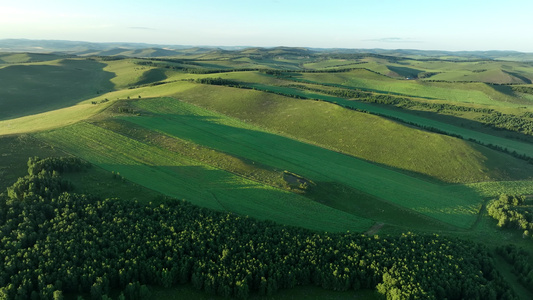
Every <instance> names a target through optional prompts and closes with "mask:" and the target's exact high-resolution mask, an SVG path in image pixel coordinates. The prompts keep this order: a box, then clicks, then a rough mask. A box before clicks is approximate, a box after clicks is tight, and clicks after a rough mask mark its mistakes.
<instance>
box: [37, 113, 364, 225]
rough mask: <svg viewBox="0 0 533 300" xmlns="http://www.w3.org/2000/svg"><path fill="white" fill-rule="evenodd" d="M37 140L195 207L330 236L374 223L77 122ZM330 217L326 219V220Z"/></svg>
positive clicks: (47, 133)
mask: <svg viewBox="0 0 533 300" xmlns="http://www.w3.org/2000/svg"><path fill="white" fill-rule="evenodd" d="M37 137H38V138H40V139H43V140H45V141H47V142H49V143H53V144H54V145H57V146H58V147H60V148H62V149H65V151H67V152H69V153H72V154H73V155H76V156H78V157H81V158H83V159H85V160H87V161H89V162H91V163H93V164H96V165H97V166H99V167H101V168H103V169H105V170H107V171H115V172H119V173H120V175H121V176H123V177H125V178H126V179H128V180H130V181H132V182H134V183H137V184H140V185H142V186H145V187H147V188H150V189H153V190H156V191H159V192H161V193H163V194H165V195H168V196H172V197H176V198H179V199H185V200H188V201H190V202H192V203H194V204H197V205H200V206H204V207H208V208H212V209H217V210H227V211H232V212H235V213H238V214H242V215H250V216H254V217H257V218H259V219H270V220H273V221H277V222H280V223H284V224H288V225H295V226H302V227H306V228H311V229H320V230H329V231H345V230H352V231H364V230H365V229H366V228H368V227H369V226H370V225H371V222H370V221H368V220H365V219H361V218H358V217H355V216H353V215H350V214H348V213H344V212H341V211H338V210H335V209H332V208H329V207H327V206H325V205H321V204H319V203H316V202H314V201H311V200H308V199H307V198H305V197H303V196H300V195H297V194H293V193H290V192H287V191H283V190H279V189H275V188H272V187H270V186H266V185H264V184H260V183H258V182H255V181H251V180H248V179H245V178H242V177H239V176H237V175H234V174H231V173H229V172H226V171H223V170H220V169H216V168H213V167H211V166H208V165H205V164H202V163H200V162H197V161H194V160H191V159H189V158H187V157H184V156H182V155H180V154H178V153H174V152H171V151H168V150H165V149H161V148H159V147H156V146H151V145H148V144H144V143H141V142H138V141H136V140H133V139H130V138H127V137H125V136H122V135H119V134H117V133H114V132H112V131H110V130H106V129H103V128H100V127H97V126H95V125H91V124H88V123H79V124H76V125H73V126H69V127H64V128H61V129H57V130H54V131H50V132H44V133H40V134H37ZM324 216H328V217H324Z"/></svg>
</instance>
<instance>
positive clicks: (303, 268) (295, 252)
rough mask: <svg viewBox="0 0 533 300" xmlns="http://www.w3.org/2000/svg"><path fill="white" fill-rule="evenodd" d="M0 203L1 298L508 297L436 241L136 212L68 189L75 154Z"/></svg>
mask: <svg viewBox="0 0 533 300" xmlns="http://www.w3.org/2000/svg"><path fill="white" fill-rule="evenodd" d="M28 167H29V169H28V171H29V172H28V175H27V176H25V177H23V178H21V179H19V180H18V181H17V182H16V183H15V184H14V185H13V186H12V187H10V188H9V189H8V190H7V192H5V193H3V194H1V196H0V198H1V199H0V240H1V243H0V253H1V255H2V257H4V260H3V263H2V264H0V274H2V276H0V299H62V298H63V295H64V294H66V293H74V294H85V295H89V294H90V298H91V299H107V298H108V297H107V294H108V293H109V291H110V290H111V289H118V290H121V291H122V293H121V294H120V296H119V297H120V299H144V298H146V297H147V296H148V295H149V293H150V291H149V286H152V285H159V286H163V287H170V286H173V285H176V284H180V283H188V282H190V283H192V285H193V286H194V287H195V288H197V289H201V290H204V291H206V292H208V293H211V294H217V295H222V296H226V297H235V298H241V299H244V298H247V297H248V296H249V295H250V293H257V294H260V295H272V294H274V293H275V292H276V291H277V290H278V289H284V288H291V287H294V286H296V285H317V286H321V287H323V288H325V289H331V290H349V289H352V290H358V289H377V291H378V292H379V293H381V294H384V295H385V296H386V298H387V299H444V298H447V299H515V298H516V296H515V295H514V294H513V292H512V290H511V289H510V288H509V286H508V285H507V284H506V282H505V281H504V280H503V278H502V277H501V275H500V274H499V273H497V272H496V271H495V266H494V262H493V259H492V258H491V255H490V253H489V252H488V250H487V248H486V247H485V246H483V245H481V244H477V243H474V242H470V241H467V240H461V239H457V238H450V237H442V236H438V235H418V234H412V233H405V234H402V235H400V236H387V237H380V236H377V235H376V236H367V235H364V234H359V233H342V234H333V233H327V232H314V231H310V230H305V229H300V228H296V227H288V226H283V225H279V224H275V223H273V222H269V221H259V220H255V219H252V218H248V217H243V216H238V215H235V214H232V213H225V212H218V211H213V210H208V209H204V208H200V207H197V206H193V205H191V204H189V203H187V202H184V201H180V200H174V199H163V200H160V201H157V203H155V201H154V203H150V204H141V203H138V202H135V201H127V199H124V200H121V199H100V198H97V197H94V196H91V195H85V194H83V195H82V194H76V193H73V192H72V185H71V184H70V183H68V182H66V181H65V180H63V179H62V176H61V173H62V172H72V171H76V172H80V171H81V172H83V169H84V168H87V167H88V166H87V165H86V164H85V163H83V162H82V161H81V160H78V159H75V158H64V159H58V158H55V159H38V158H32V159H30V160H29V162H28Z"/></svg>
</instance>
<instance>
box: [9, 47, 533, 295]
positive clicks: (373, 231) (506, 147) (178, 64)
mask: <svg viewBox="0 0 533 300" xmlns="http://www.w3.org/2000/svg"><path fill="white" fill-rule="evenodd" d="M174 53H178V54H175V55H173V54H174ZM399 53H400V52H399ZM83 55H84V56H86V57H73V56H61V55H56V54H32V53H0V81H1V82H2V85H1V87H0V187H1V188H2V190H3V189H5V188H6V187H8V186H10V185H11V184H13V183H14V182H15V181H16V179H17V178H18V177H20V176H23V175H24V174H26V172H27V166H26V162H27V160H28V157H32V156H40V157H48V156H64V155H71V156H76V157H79V158H82V159H83V160H85V161H87V162H90V163H91V164H93V168H91V169H89V170H86V171H84V172H82V173H73V174H65V178H66V179H68V180H70V181H72V182H73V183H74V192H79V193H87V194H94V195H98V196H100V197H103V198H108V197H118V198H122V199H125V200H124V201H133V200H137V201H140V202H143V203H149V202H154V201H155V202H156V203H158V202H157V201H160V200H161V201H163V200H162V199H164V198H165V197H167V196H168V197H172V198H176V199H183V200H186V201H189V202H191V203H193V204H195V205H198V206H201V207H206V208H209V209H213V210H217V211H224V212H231V213H235V214H237V215H240V216H247V217H251V218H257V219H261V220H271V221H274V222H277V223H280V224H285V225H290V226H296V227H303V228H308V229H312V230H315V231H330V232H346V231H351V232H361V233H366V234H367V235H377V234H379V235H380V237H381V236H382V235H384V236H389V235H390V236H393V235H398V234H402V233H404V232H407V231H412V232H416V233H423V234H426V233H438V234H442V235H445V236H452V237H458V238H463V239H468V240H473V241H476V242H480V243H483V244H485V245H487V246H488V249H490V251H494V247H495V246H500V245H506V244H509V243H513V244H516V245H520V246H521V247H524V248H526V249H527V251H529V253H532V254H533V250H532V249H533V248H532V246H531V242H530V240H526V239H524V238H523V237H522V236H521V233H517V232H514V231H513V229H512V228H506V229H503V230H502V229H500V228H497V227H496V222H495V221H494V220H492V219H491V218H489V217H488V216H487V214H486V212H485V207H486V205H487V203H489V201H490V200H491V199H492V198H496V197H498V196H499V195H500V194H511V195H533V164H531V163H528V162H527V159H528V157H531V156H532V154H533V143H532V142H531V141H532V140H533V136H532V135H531V134H530V133H528V132H531V131H527V130H528V128H531V126H533V125H532V124H533V92H530V91H529V90H528V88H531V87H532V86H531V80H532V79H533V69H532V68H531V65H530V64H528V63H523V62H514V61H492V60H482V59H477V60H476V59H466V58H465V59H464V60H461V61H456V58H450V59H453V61H452V60H445V59H442V58H439V59H437V58H435V59H426V58H424V59H415V57H417V56H416V55H412V56H410V58H403V57H401V56H386V55H365V54H357V53H353V54H342V53H341V54H339V53H337V54H335V55H330V54H327V53H321V54H314V53H313V52H311V51H309V50H307V49H297V48H285V47H278V48H272V49H261V48H249V49H246V50H242V51H235V52H232V51H225V50H220V49H218V50H212V51H210V50H205V49H200V48H198V49H186V50H183V51H178V52H173V51H171V50H166V49H159V48H150V49H142V50H134V49H111V50H108V51H107V52H99V51H96V50H95V51H94V53H93V52H90V53H89V52H87V53H85V54H83ZM93 55H99V56H93ZM102 55H104V56H102ZM105 55H109V56H105ZM121 55H125V56H130V57H132V58H123V57H120V56H121ZM397 55H400V54H397ZM111 56H113V57H111ZM133 57H135V58H133ZM141 57H144V58H141ZM150 57H157V58H156V59H151V58H150ZM420 57H424V56H420ZM265 69H267V70H270V71H265ZM217 78H220V80H218V79H217ZM197 79H204V81H199V80H197ZM205 79H210V80H212V82H211V83H209V82H206V81H205ZM217 80H218V81H217ZM200 82H201V83H200ZM496 84H501V85H496ZM514 85H520V87H521V89H520V92H518V91H516V92H515V90H516V88H515V86H514ZM334 91H345V92H347V91H351V92H360V93H361V95H368V97H374V96H375V97H376V98H377V97H378V96H391V97H392V98H388V99H395V97H396V98H404V99H406V101H412V102H413V103H418V104H420V103H425V104H451V105H453V106H454V107H458V110H453V109H442V110H438V109H434V110H432V108H428V107H429V106H425V107H424V106H423V105H420V106H419V107H414V106H413V107H414V108H413V107H405V108H404V107H401V106H399V105H398V106H394V105H392V104H390V103H391V102H388V104H387V103H381V104H376V103H370V102H371V101H368V100H365V98H364V97H365V96H361V97H360V98H356V97H354V98H350V97H348V96H346V97H345V96H343V97H340V96H332V95H339V94H335V93H332V92H334ZM531 91H533V89H532V90H531ZM362 93H366V94H362ZM344 95H347V94H344ZM352 95H353V94H352ZM365 101H366V102H365ZM461 109H464V110H461ZM489 114H492V116H501V117H502V119H504V118H505V117H508V118H511V119H512V118H514V119H513V120H514V121H513V122H515V123H513V124H518V125H519V126H522V127H521V128H525V129H524V130H522V131H520V132H519V131H516V130H515V131H513V130H514V129H513V128H510V129H509V128H508V129H502V128H501V127H500V128H497V127H494V126H492V125H493V124H492V123H484V122H485V121H483V120H482V117H485V116H488V115H489ZM497 121H498V120H496V121H490V122H497ZM486 122H489V121H486ZM504 125H505V124H504ZM518 125H517V126H518ZM491 126H492V127H491ZM436 132H440V133H436ZM454 136H459V137H460V138H457V137H454ZM484 145H490V147H491V148H489V147H486V146H484ZM498 149H499V150H498ZM377 238H378V237H376V239H377ZM532 257H533V256H532ZM495 260H496V262H497V263H496V266H497V268H498V271H499V272H502V274H504V275H505V277H507V278H508V279H507V280H509V281H511V282H513V284H512V285H511V286H512V287H513V289H514V290H515V291H516V292H517V293H518V294H519V296H520V297H521V298H523V299H528V298H530V297H529V296H530V292H528V291H527V289H526V288H523V287H521V285H520V283H519V282H518V281H517V279H516V278H515V277H516V275H509V274H514V273H513V272H515V271H513V270H512V268H511V265H508V264H507V263H506V262H505V261H503V260H502V258H501V257H499V256H497V257H496V258H495ZM530 263H531V264H533V261H532V262H530ZM513 276H515V277H513ZM515 281H516V282H515ZM0 288H1V286H0ZM0 291H1V290H0ZM320 291H322V290H320ZM309 293H313V294H314V293H319V295H321V296H317V297H318V298H320V297H328V298H329V297H337V298H339V299H344V298H345V296H346V297H352V298H353V297H358V298H359V297H362V298H365V297H368V298H369V299H373V298H374V297H375V296H376V294H375V293H371V292H369V293H366V292H363V293H361V294H356V295H354V294H351V293H350V294H349V295H348V294H344V293H339V294H336V293H332V292H324V294H322V293H321V292H318V291H314V290H313V288H309V287H302V288H299V289H297V290H290V291H283V292H280V293H279V294H276V296H278V295H279V296H280V297H285V298H283V299H289V298H290V299H293V298H294V299H301V298H308V297H310V295H309ZM154 294H155V295H157V297H158V298H162V299H165V298H168V299H170V298H173V297H174V296H176V295H177V294H181V295H191V297H202V296H200V294H197V293H196V292H194V291H191V290H190V288H188V287H187V286H182V287H176V288H171V289H162V288H155V289H154ZM69 297H70V295H69ZM252 298H253V297H252ZM257 299H267V298H261V297H257ZM268 299H270V298H268Z"/></svg>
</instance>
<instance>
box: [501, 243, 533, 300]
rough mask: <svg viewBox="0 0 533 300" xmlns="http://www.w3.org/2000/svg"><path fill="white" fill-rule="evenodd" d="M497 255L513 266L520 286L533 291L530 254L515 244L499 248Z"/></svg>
mask: <svg viewBox="0 0 533 300" xmlns="http://www.w3.org/2000/svg"><path fill="white" fill-rule="evenodd" d="M496 253H498V254H499V255H500V256H501V257H503V258H504V259H505V260H506V261H507V262H508V263H509V264H510V265H512V266H513V273H515V275H516V276H517V277H518V280H519V282H520V284H522V285H523V286H524V287H526V288H528V289H529V290H530V291H533V265H531V264H530V262H531V261H533V260H532V258H531V256H530V255H529V253H528V252H527V251H525V250H523V249H520V248H518V247H516V246H515V245H513V244H509V245H505V246H499V247H497V248H496Z"/></svg>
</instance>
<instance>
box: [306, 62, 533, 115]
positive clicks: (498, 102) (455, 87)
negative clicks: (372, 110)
mask: <svg viewBox="0 0 533 300" xmlns="http://www.w3.org/2000/svg"><path fill="white" fill-rule="evenodd" d="M296 78H301V79H304V80H307V81H311V82H316V83H333V84H340V85H343V86H347V87H353V88H359V89H362V90H367V91H372V92H378V93H383V94H393V95H403V96H409V97H420V98H425V99H428V100H446V101H452V102H457V103H474V104H482V105H492V106H509V105H511V106H512V105H513V103H514V104H515V105H514V106H523V105H524V104H528V103H530V102H529V101H525V100H520V99H517V98H516V97H510V96H509V95H506V94H504V93H501V92H499V91H498V90H495V89H494V88H492V87H490V86H488V85H486V84H484V83H456V84H453V83H441V82H425V81H418V80H398V79H393V78H388V77H385V76H380V75H378V74H375V73H372V72H369V71H366V70H354V71H351V72H346V73H303V74H302V76H301V77H296ZM531 104H533V103H531Z"/></svg>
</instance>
